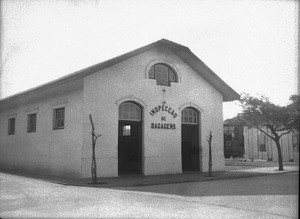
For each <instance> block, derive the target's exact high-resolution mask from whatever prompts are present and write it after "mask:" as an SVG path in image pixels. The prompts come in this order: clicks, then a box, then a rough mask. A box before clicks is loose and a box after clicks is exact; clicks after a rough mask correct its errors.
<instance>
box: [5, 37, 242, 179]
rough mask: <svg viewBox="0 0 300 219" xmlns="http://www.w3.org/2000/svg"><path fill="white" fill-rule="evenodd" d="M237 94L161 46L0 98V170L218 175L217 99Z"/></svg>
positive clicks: (197, 63)
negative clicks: (93, 136)
mask: <svg viewBox="0 0 300 219" xmlns="http://www.w3.org/2000/svg"><path fill="white" fill-rule="evenodd" d="M237 99H239V94H237V93H236V92H235V91H234V90H233V89H232V88H231V87H229V86H228V85H227V84H226V83H225V82H224V81H223V80H221V79H220V78H219V77H218V76H217V75H216V74H215V73H214V72H213V71H212V70H211V69H209V68H208V67H207V66H206V65H205V64H204V63H203V62H202V61H201V60H200V59H199V58H198V57H196V56H195V55H194V54H193V53H192V52H191V51H190V50H189V48H187V47H185V46H182V45H179V44H177V43H174V42H171V41H168V40H165V39H163V40H160V41H157V42H154V43H152V44H150V45H147V46H144V47H141V48H139V49H136V50H134V51H131V52H129V53H126V54H123V55H121V56H118V57H116V58H113V59H110V60H108V61H105V62H103V63H99V64H96V65H94V66H91V67H88V68H85V69H83V70H80V71H77V72H75V73H73V74H70V75H67V76H65V77H63V78H60V79H58V80H55V81H52V82H49V83H47V84H44V85H42V86H39V87H36V88H33V89H30V90H28V91H25V92H22V93H19V94H16V95H13V96H10V97H7V98H4V99H2V100H0V168H1V169H8V170H16V171H23V172H32V173H39V174H47V175H55V176H65V177H76V178H85V177H91V173H90V172H91V156H92V140H91V123H90V120H89V115H92V118H93V121H94V124H95V131H96V133H99V134H101V137H100V138H99V139H98V141H97V145H96V161H97V172H98V176H101V177H112V176H122V175H123V174H143V175H153V174H175V173H182V172H184V171H201V172H206V171H208V143H207V141H206V137H207V136H208V134H209V132H210V131H212V135H213V142H212V157H213V170H214V171H222V170H224V153H223V102H224V101H233V100H237Z"/></svg>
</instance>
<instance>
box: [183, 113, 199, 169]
mask: <svg viewBox="0 0 300 219" xmlns="http://www.w3.org/2000/svg"><path fill="white" fill-rule="evenodd" d="M181 159H182V171H183V172H185V171H199V170H200V150H199V113H198V112H197V111H196V110H194V109H193V108H191V107H187V108H185V109H183V110H182V112H181Z"/></svg>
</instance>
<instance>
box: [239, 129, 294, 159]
mask: <svg viewBox="0 0 300 219" xmlns="http://www.w3.org/2000/svg"><path fill="white" fill-rule="evenodd" d="M264 131H265V132H266V133H270V134H271V131H270V130H268V129H267V128H265V129H264ZM244 138H245V140H244V144H245V158H246V159H262V160H266V161H278V151H277V146H276V144H275V142H274V141H273V140H272V139H271V138H270V137H268V136H267V135H265V134H264V133H263V132H261V131H259V130H258V129H256V128H247V127H244ZM280 145H281V153H282V158H283V161H285V162H293V161H294V162H299V132H298V131H296V130H295V131H293V132H291V133H289V134H286V135H283V136H282V137H281V138H280Z"/></svg>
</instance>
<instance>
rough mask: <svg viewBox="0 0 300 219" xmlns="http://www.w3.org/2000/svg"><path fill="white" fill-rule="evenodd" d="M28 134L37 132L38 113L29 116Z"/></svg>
mask: <svg viewBox="0 0 300 219" xmlns="http://www.w3.org/2000/svg"><path fill="white" fill-rule="evenodd" d="M27 132H36V113H34V114H30V115H28V121H27Z"/></svg>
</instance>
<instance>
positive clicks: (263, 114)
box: [238, 94, 300, 170]
mask: <svg viewBox="0 0 300 219" xmlns="http://www.w3.org/2000/svg"><path fill="white" fill-rule="evenodd" d="M290 100H292V103H291V104H289V105H287V106H279V105H275V104H273V103H271V102H270V101H269V99H268V98H266V97H264V96H261V97H260V98H256V97H251V96H250V95H249V94H243V95H242V97H241V99H240V103H241V105H242V107H243V111H242V113H240V114H239V115H238V118H239V120H241V121H243V122H245V124H246V125H247V126H248V127H252V128H257V129H258V130H260V131H261V132H262V133H264V134H265V135H267V136H268V137H270V138H271V139H272V140H273V141H274V142H275V144H276V147H277V151H278V164H279V170H283V162H282V154H281V145H280V138H281V137H282V136H283V135H286V134H289V133H290V132H291V131H293V130H295V129H299V100H300V98H299V95H293V96H291V98H290ZM297 109H298V111H297ZM263 127H266V128H268V129H269V130H270V131H271V133H268V132H266V131H265V129H264V128H263Z"/></svg>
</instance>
